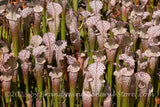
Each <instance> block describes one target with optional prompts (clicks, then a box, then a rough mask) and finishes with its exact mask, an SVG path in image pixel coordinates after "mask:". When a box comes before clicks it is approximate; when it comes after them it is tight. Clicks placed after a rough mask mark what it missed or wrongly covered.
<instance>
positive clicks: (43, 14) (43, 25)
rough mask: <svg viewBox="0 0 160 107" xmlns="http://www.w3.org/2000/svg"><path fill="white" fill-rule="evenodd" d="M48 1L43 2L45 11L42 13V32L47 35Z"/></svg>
mask: <svg viewBox="0 0 160 107" xmlns="http://www.w3.org/2000/svg"><path fill="white" fill-rule="evenodd" d="M46 27H47V26H46V0H44V1H43V11H42V32H43V34H45V33H46V32H47V29H46Z"/></svg>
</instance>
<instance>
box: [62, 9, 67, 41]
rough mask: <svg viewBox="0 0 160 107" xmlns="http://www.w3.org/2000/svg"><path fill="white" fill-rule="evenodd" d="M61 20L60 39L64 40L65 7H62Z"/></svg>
mask: <svg viewBox="0 0 160 107" xmlns="http://www.w3.org/2000/svg"><path fill="white" fill-rule="evenodd" d="M61 16H62V20H61V40H65V35H66V28H65V24H66V11H65V8H64V9H63V12H62V13H61Z"/></svg>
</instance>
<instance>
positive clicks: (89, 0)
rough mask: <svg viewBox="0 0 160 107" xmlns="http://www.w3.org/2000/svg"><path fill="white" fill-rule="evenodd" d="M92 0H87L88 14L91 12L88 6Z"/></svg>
mask: <svg viewBox="0 0 160 107" xmlns="http://www.w3.org/2000/svg"><path fill="white" fill-rule="evenodd" d="M91 1H92V0H87V10H88V11H89V12H91V7H90V6H89V2H91Z"/></svg>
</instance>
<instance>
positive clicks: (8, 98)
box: [4, 91, 11, 104]
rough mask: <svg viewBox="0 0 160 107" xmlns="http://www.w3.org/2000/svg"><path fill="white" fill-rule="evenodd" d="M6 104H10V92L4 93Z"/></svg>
mask: <svg viewBox="0 0 160 107" xmlns="http://www.w3.org/2000/svg"><path fill="white" fill-rule="evenodd" d="M4 97H5V102H6V103H8V104H9V103H10V97H11V96H10V91H7V92H4Z"/></svg>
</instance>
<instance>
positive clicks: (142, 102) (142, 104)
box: [138, 96, 146, 107]
mask: <svg viewBox="0 0 160 107" xmlns="http://www.w3.org/2000/svg"><path fill="white" fill-rule="evenodd" d="M145 104H146V96H144V97H143V96H141V97H140V99H139V102H138V107H145Z"/></svg>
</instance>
